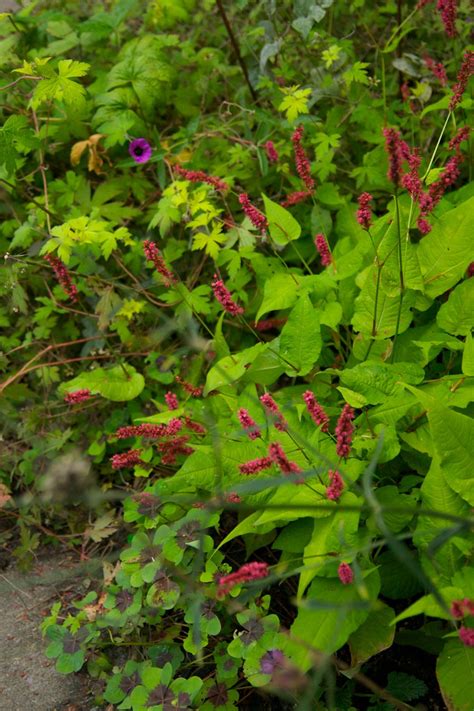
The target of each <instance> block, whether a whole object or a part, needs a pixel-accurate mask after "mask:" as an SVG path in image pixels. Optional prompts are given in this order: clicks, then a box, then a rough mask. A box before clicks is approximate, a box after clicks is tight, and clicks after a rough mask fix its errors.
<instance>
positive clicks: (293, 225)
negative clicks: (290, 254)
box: [262, 194, 301, 245]
mask: <svg viewBox="0 0 474 711" xmlns="http://www.w3.org/2000/svg"><path fill="white" fill-rule="evenodd" d="M262 198H263V203H264V205H265V214H266V216H267V220H268V229H269V231H270V236H271V238H272V240H273V241H274V242H276V244H280V245H285V244H288V242H291V241H293V240H294V239H298V237H299V236H300V234H301V227H300V226H299V224H298V222H297V221H296V220H295V218H294V217H293V215H292V214H291V213H290V212H288V210H285V208H284V207H282V206H281V205H279V204H278V203H276V202H273V200H270V198H267V196H266V195H263V194H262Z"/></svg>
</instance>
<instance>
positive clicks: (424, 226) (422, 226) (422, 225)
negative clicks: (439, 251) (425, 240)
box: [416, 217, 432, 235]
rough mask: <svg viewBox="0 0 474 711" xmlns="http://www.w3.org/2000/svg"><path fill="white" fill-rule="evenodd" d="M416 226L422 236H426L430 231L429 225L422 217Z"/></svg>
mask: <svg viewBox="0 0 474 711" xmlns="http://www.w3.org/2000/svg"><path fill="white" fill-rule="evenodd" d="M416 224H417V227H418V229H419V230H420V232H421V234H422V235H427V234H429V233H430V232H431V230H432V227H431V225H430V223H429V222H428V220H426V219H425V218H424V217H419V218H418V220H417V221H416Z"/></svg>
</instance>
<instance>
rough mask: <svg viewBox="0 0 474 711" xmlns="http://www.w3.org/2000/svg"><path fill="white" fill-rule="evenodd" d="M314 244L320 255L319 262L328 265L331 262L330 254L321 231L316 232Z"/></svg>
mask: <svg viewBox="0 0 474 711" xmlns="http://www.w3.org/2000/svg"><path fill="white" fill-rule="evenodd" d="M314 244H315V246H316V249H317V250H318V252H319V255H320V257H321V264H322V265H323V267H328V266H329V265H330V264H331V263H332V254H331V250H330V249H329V245H328V243H327V239H326V237H325V236H324V235H323V234H322V233H319V234H317V235H316V237H315V238H314Z"/></svg>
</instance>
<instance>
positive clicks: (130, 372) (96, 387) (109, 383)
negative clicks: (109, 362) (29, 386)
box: [60, 365, 145, 402]
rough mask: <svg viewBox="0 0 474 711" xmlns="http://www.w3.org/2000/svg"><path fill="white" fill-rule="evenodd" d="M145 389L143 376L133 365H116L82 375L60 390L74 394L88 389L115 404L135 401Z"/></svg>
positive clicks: (65, 384)
mask: <svg viewBox="0 0 474 711" xmlns="http://www.w3.org/2000/svg"><path fill="white" fill-rule="evenodd" d="M144 387H145V380H144V378H143V375H141V374H140V373H137V371H136V370H135V368H134V367H133V366H131V365H124V366H123V367H122V366H120V365H116V366H114V367H113V368H96V369H95V370H91V371H88V372H86V373H81V374H80V375H78V376H77V377H76V378H73V380H69V382H67V383H64V384H63V385H62V386H61V388H60V390H61V391H62V392H72V391H73V390H80V389H81V388H88V389H89V390H90V391H91V393H93V394H98V395H102V397H105V398H106V399H107V400H112V401H113V402H125V401H127V400H133V399H134V398H136V397H138V395H140V393H141V391H142V390H143V388H144Z"/></svg>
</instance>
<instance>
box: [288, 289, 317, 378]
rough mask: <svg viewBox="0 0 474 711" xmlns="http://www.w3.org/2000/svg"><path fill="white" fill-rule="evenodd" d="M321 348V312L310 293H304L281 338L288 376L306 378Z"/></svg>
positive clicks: (291, 313) (292, 312)
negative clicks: (311, 298)
mask: <svg viewBox="0 0 474 711" xmlns="http://www.w3.org/2000/svg"><path fill="white" fill-rule="evenodd" d="M321 348H322V338H321V327H320V323H319V314H318V311H317V310H316V309H315V308H314V306H313V304H312V303H311V300H310V298H309V296H308V294H306V293H304V294H301V296H300V297H299V299H298V300H297V302H296V305H295V306H294V307H293V309H292V311H291V312H290V315H289V317H288V321H287V322H286V324H285V325H284V326H283V329H282V332H281V336H280V356H281V358H282V359H283V360H284V363H283V364H282V365H283V366H284V367H285V368H286V370H285V372H286V374H287V375H290V376H292V375H307V374H308V373H309V371H310V370H311V368H312V367H313V365H314V363H315V362H316V361H317V360H318V358H319V354H320V353H321Z"/></svg>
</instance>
